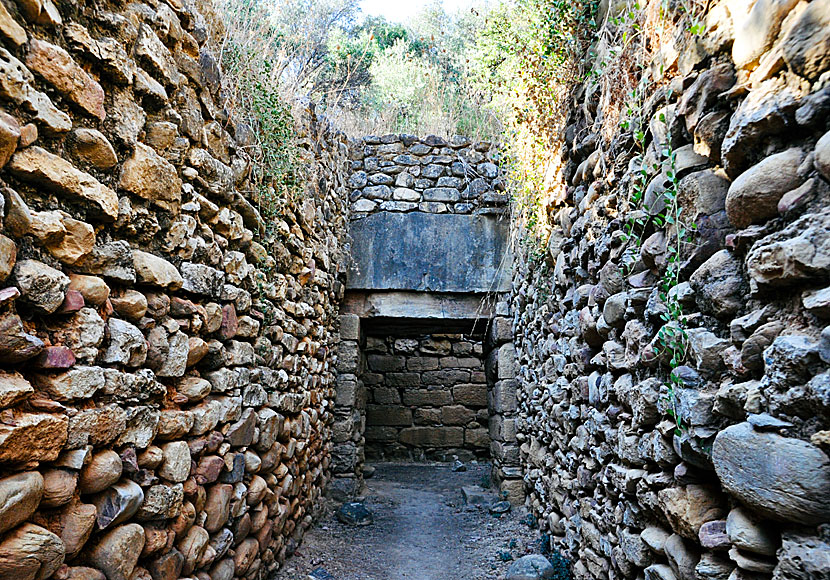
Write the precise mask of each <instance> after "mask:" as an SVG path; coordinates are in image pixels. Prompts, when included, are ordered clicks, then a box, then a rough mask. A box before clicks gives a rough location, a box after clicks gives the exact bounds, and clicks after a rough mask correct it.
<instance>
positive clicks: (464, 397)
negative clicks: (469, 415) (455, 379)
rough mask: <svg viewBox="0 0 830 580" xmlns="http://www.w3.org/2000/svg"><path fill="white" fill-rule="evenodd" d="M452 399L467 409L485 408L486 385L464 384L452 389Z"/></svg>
mask: <svg viewBox="0 0 830 580" xmlns="http://www.w3.org/2000/svg"><path fill="white" fill-rule="evenodd" d="M452 398H453V400H454V401H455V402H456V403H458V404H459V405H467V406H469V407H486V406H487V385H484V384H476V383H464V384H461V385H455V386H454V387H453V388H452Z"/></svg>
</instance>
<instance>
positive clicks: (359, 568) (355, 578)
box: [274, 463, 539, 580]
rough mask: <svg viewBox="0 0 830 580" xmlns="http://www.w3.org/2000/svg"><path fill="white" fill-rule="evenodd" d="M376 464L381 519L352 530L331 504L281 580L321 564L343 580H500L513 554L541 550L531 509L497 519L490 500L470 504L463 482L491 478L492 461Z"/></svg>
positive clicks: (372, 483)
mask: <svg viewBox="0 0 830 580" xmlns="http://www.w3.org/2000/svg"><path fill="white" fill-rule="evenodd" d="M375 467H376V468H377V471H376V472H375V475H374V477H372V478H371V479H367V480H366V484H367V486H368V493H367V496H366V505H367V506H368V507H369V509H370V510H371V511H372V513H373V514H374V523H373V524H372V525H369V526H364V527H350V526H347V525H345V524H342V523H340V522H339V521H337V519H336V518H335V517H334V513H333V511H332V508H330V509H328V510H327V513H326V515H325V516H324V517H323V518H322V519H321V520H320V521H319V522H318V523H317V525H316V526H315V527H313V528H312V529H311V530H309V532H308V533H307V534H306V536H305V539H304V541H303V544H302V545H301V546H300V548H299V549H298V551H297V553H296V554H295V555H294V557H292V558H289V559H288V560H287V561H286V563H285V564H284V565H283V568H282V569H281V570H280V571H279V572H278V573H277V575H276V576H275V578H274V580H307V578H308V574H309V573H310V572H312V571H313V570H316V569H318V568H324V569H325V570H326V571H327V572H328V573H329V574H331V576H332V577H333V578H335V580H462V579H463V580H496V579H498V578H503V577H504V573H505V571H506V570H507V567H508V566H509V565H510V560H507V561H505V560H506V559H507V558H508V554H509V555H510V556H512V558H518V557H520V556H522V555H524V554H526V553H530V552H538V551H539V532H538V530H536V529H534V528H531V527H530V526H528V521H529V520H528V516H527V512H526V511H525V510H524V508H515V507H514V508H513V509H512V510H511V511H510V513H508V514H505V515H502V516H500V517H496V516H493V515H490V513H489V512H488V505H484V506H482V505H475V506H468V505H465V503H464V500H463V498H462V495H461V487H462V486H468V485H478V484H481V483H482V481H486V480H487V479H488V474H489V471H490V467H489V465H487V464H474V463H468V464H467V471H466V472H458V473H454V472H452V470H451V469H450V466H449V465H447V464H414V463H408V464H404V463H379V464H375ZM493 499H494V500H495V499H496V495H495V492H493Z"/></svg>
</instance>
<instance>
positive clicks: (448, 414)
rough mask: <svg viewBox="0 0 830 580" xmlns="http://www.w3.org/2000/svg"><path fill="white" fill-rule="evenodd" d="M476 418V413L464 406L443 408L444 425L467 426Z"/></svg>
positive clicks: (442, 418) (442, 419)
mask: <svg viewBox="0 0 830 580" xmlns="http://www.w3.org/2000/svg"><path fill="white" fill-rule="evenodd" d="M474 418H475V413H474V412H473V411H471V410H470V409H468V408H467V407H464V406H463V405H450V406H447V407H441V422H442V423H443V424H444V425H466V424H467V423H469V422H470V421H472V420H473V419H474Z"/></svg>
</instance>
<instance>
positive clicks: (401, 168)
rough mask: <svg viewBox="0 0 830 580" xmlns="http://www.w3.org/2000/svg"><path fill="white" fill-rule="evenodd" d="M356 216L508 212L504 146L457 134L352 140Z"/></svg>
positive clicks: (351, 197)
mask: <svg viewBox="0 0 830 580" xmlns="http://www.w3.org/2000/svg"><path fill="white" fill-rule="evenodd" d="M350 157H351V160H352V171H353V173H352V175H351V177H350V178H349V187H350V188H351V190H352V191H351V195H350V200H351V202H352V204H351V210H352V217H353V219H359V218H361V217H364V216H365V215H369V214H372V213H377V212H381V211H391V212H412V211H420V212H425V213H437V214H441V213H458V214H482V215H503V214H504V213H505V209H506V205H507V202H508V197H507V194H506V192H505V188H506V184H505V182H504V179H503V177H502V176H501V173H500V171H499V167H498V160H499V153H498V149H497V148H496V147H494V146H493V145H491V144H490V143H488V142H484V141H479V142H475V143H474V142H471V141H470V139H468V138H466V137H460V136H456V137H453V138H452V139H450V140H449V141H447V140H445V139H443V138H441V137H437V136H435V135H430V136H428V137H425V138H423V139H419V138H418V137H415V136H413V135H384V136H382V137H374V136H369V137H364V138H363V139H361V140H358V141H353V142H352V143H351V152H350Z"/></svg>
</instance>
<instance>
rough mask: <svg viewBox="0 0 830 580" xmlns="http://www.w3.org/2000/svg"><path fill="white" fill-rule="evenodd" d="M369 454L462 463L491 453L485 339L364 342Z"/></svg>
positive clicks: (391, 338) (378, 339)
mask: <svg viewBox="0 0 830 580" xmlns="http://www.w3.org/2000/svg"><path fill="white" fill-rule="evenodd" d="M365 352H366V359H367V365H366V372H364V373H363V375H362V376H361V379H362V381H363V383H364V385H365V386H366V391H367V393H366V394H367V401H366V402H367V405H366V431H365V437H366V456H367V457H368V458H369V459H375V460H401V459H403V460H416V461H423V460H425V459H426V460H437V461H447V460H452V458H453V456H457V457H458V458H459V459H461V460H462V461H467V460H470V459H474V458H484V457H487V456H488V455H489V449H488V448H489V446H490V438H489V435H488V432H487V424H488V421H489V412H488V410H487V382H486V378H485V375H484V361H483V352H484V348H483V344H482V341H481V340H476V339H475V338H472V337H467V336H464V335H459V334H433V335H428V336H421V337H411V338H410V337H407V338H400V337H397V336H385V337H374V336H369V337H367V339H366V347H365Z"/></svg>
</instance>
